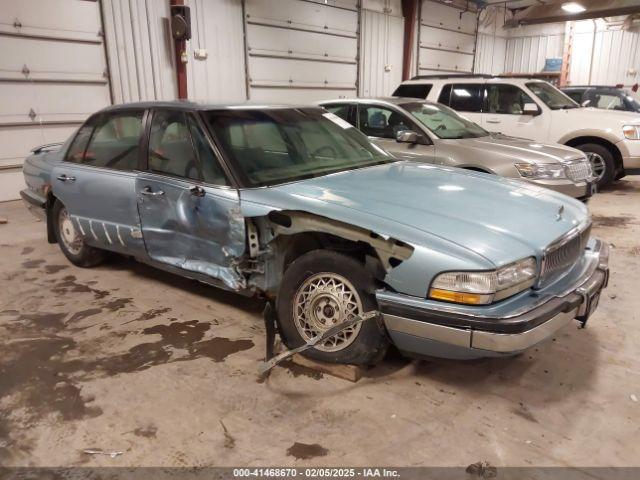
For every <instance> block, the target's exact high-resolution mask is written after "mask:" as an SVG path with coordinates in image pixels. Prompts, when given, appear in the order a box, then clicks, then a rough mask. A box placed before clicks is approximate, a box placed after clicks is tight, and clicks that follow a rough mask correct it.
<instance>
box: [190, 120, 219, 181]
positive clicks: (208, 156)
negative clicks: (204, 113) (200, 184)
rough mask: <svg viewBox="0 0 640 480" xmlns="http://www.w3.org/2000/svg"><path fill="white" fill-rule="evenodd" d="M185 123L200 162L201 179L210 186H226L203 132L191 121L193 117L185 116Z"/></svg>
mask: <svg viewBox="0 0 640 480" xmlns="http://www.w3.org/2000/svg"><path fill="white" fill-rule="evenodd" d="M187 123H188V124H189V131H190V132H191V138H193V145H194V146H195V149H196V152H197V154H198V159H199V160H200V165H201V167H202V179H203V180H204V181H205V182H207V183H211V184H212V185H228V184H229V183H228V182H227V177H226V176H225V174H224V171H223V170H222V167H221V166H220V163H219V162H218V159H217V158H216V155H215V153H213V150H212V149H211V146H210V145H209V143H208V142H207V139H206V137H205V135H204V132H203V131H202V130H201V129H200V127H199V126H198V124H197V123H196V121H195V120H194V119H193V116H191V115H188V116H187Z"/></svg>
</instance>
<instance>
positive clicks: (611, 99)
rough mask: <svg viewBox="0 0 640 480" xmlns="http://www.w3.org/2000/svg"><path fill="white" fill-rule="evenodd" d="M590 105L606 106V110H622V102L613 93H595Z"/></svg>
mask: <svg viewBox="0 0 640 480" xmlns="http://www.w3.org/2000/svg"><path fill="white" fill-rule="evenodd" d="M589 106H590V107H596V108H606V109H607V110H624V102H623V101H622V98H620V96H619V95H617V94H615V93H595V94H594V101H593V102H592V103H591V104H589Z"/></svg>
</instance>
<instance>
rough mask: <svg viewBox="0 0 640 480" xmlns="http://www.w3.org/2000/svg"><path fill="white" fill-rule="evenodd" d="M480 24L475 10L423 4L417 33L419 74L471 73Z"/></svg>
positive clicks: (430, 1)
mask: <svg viewBox="0 0 640 480" xmlns="http://www.w3.org/2000/svg"><path fill="white" fill-rule="evenodd" d="M477 21H478V14H477V12H476V11H475V10H474V11H469V10H466V9H465V8H464V7H461V6H460V7H459V6H457V5H455V4H451V5H445V4H444V3H441V2H438V1H434V0H423V1H422V3H421V6H420V29H419V31H418V46H419V49H418V50H419V53H418V56H419V58H418V74H438V73H471V72H472V71H473V59H474V55H475V45H476V26H477Z"/></svg>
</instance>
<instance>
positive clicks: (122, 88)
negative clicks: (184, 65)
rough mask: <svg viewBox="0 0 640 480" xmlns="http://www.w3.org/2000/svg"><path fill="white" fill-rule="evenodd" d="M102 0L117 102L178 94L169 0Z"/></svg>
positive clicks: (154, 98) (167, 97)
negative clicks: (170, 27)
mask: <svg viewBox="0 0 640 480" xmlns="http://www.w3.org/2000/svg"><path fill="white" fill-rule="evenodd" d="M101 3H102V9H103V18H104V27H105V34H106V41H107V56H108V58H109V71H110V75H111V85H112V92H113V100H114V102H115V103H123V102H135V101H140V100H169V99H173V98H175V97H176V94H177V88H176V80H175V73H174V65H173V64H174V60H173V42H172V39H171V33H170V29H169V2H168V1H164V0H163V1H158V0H151V1H140V0H101Z"/></svg>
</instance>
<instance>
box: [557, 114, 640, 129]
mask: <svg viewBox="0 0 640 480" xmlns="http://www.w3.org/2000/svg"><path fill="white" fill-rule="evenodd" d="M553 112H555V113H559V114H561V115H566V120H565V119H563V122H564V121H567V122H573V121H575V122H576V123H575V124H576V125H589V128H602V129H605V130H611V129H613V128H614V127H616V126H619V127H622V126H624V125H640V114H638V113H637V112H625V111H621V110H605V109H602V108H593V107H586V108H570V109H568V110H553ZM613 133H614V134H617V135H622V131H621V130H616V131H613Z"/></svg>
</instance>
